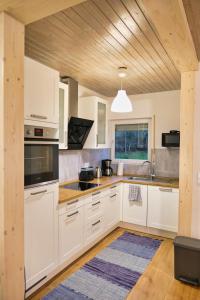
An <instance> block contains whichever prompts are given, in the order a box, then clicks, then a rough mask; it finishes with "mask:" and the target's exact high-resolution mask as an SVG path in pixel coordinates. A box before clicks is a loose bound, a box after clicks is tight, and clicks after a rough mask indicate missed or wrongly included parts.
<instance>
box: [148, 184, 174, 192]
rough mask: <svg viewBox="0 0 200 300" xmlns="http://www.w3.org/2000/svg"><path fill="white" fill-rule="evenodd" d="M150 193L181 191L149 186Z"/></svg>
mask: <svg viewBox="0 0 200 300" xmlns="http://www.w3.org/2000/svg"><path fill="white" fill-rule="evenodd" d="M148 191H153V192H165V193H179V189H177V188H171V187H162V186H150V185H149V186H148Z"/></svg>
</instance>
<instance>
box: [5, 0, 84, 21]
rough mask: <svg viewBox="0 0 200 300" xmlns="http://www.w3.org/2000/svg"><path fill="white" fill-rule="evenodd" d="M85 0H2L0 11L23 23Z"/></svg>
mask: <svg viewBox="0 0 200 300" xmlns="http://www.w3.org/2000/svg"><path fill="white" fill-rule="evenodd" d="M84 1H85V0H10V1H8V0H2V1H1V3H0V12H2V11H6V12H8V13H9V14H10V15H11V16H13V17H15V18H16V19H17V20H19V21H21V22H22V23H23V24H29V23H32V22H35V21H37V20H40V19H42V18H45V17H47V16H49V15H53V14H55V13H57V12H59V11H61V10H64V9H67V8H68V7H71V6H74V5H77V4H79V3H81V2H84Z"/></svg>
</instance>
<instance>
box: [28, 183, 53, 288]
mask: <svg viewBox="0 0 200 300" xmlns="http://www.w3.org/2000/svg"><path fill="white" fill-rule="evenodd" d="M24 196H25V212H24V217H25V224H24V228H25V273H26V289H28V288H30V287H31V286H33V285H34V284H37V283H39V282H40V281H42V280H43V279H45V277H46V276H47V275H48V274H49V273H50V272H51V271H52V270H53V269H55V268H56V266H57V257H58V253H57V249H58V248H57V245H58V209H57V204H58V184H51V185H46V186H42V187H36V188H31V189H27V190H25V193H24Z"/></svg>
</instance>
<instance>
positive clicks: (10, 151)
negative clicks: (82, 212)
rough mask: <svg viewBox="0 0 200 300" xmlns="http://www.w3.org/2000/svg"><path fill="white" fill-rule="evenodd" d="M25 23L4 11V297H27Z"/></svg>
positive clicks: (0, 214)
mask: <svg viewBox="0 0 200 300" xmlns="http://www.w3.org/2000/svg"><path fill="white" fill-rule="evenodd" d="M23 73H24V25H22V24H21V23H20V22H18V21H16V20H15V19H13V18H12V17H10V16H9V15H7V14H5V13H0V299H4V300H21V299H24V221H23V220H24V211H23V207H24V136H23V135H24V134H23V133H24V110H23V101H24V100H23V98H24V91H23V84H24V75H23Z"/></svg>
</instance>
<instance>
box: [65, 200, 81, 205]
mask: <svg viewBox="0 0 200 300" xmlns="http://www.w3.org/2000/svg"><path fill="white" fill-rule="evenodd" d="M78 201H79V200H78V199H77V200H74V201H72V202H70V203H67V205H72V204H75V203H77V202H78Z"/></svg>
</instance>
